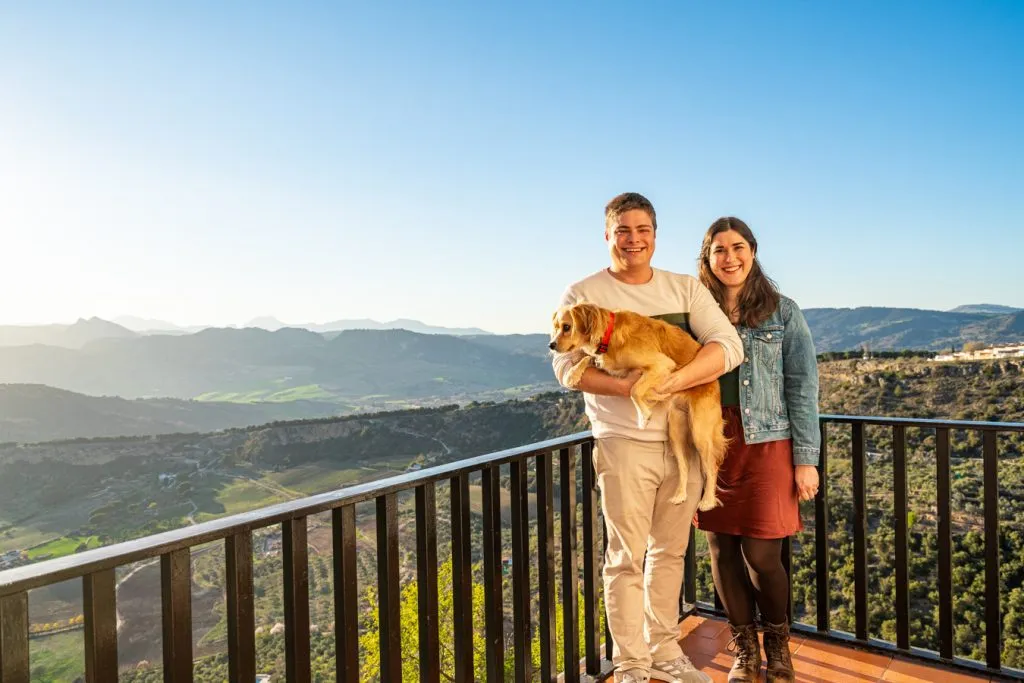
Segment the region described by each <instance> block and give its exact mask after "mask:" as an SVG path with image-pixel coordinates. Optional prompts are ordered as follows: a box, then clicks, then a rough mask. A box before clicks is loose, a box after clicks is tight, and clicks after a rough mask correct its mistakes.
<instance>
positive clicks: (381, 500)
mask: <svg viewBox="0 0 1024 683" xmlns="http://www.w3.org/2000/svg"><path fill="white" fill-rule="evenodd" d="M377 588H378V589H379V600H378V609H379V618H380V679H381V680H382V681H401V680H402V621H401V620H402V604H401V599H402V595H401V591H402V587H401V584H400V583H399V577H398V497H397V494H394V493H389V494H387V495H383V496H379V497H378V498H377Z"/></svg>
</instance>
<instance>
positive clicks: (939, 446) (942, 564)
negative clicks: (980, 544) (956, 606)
mask: <svg viewBox="0 0 1024 683" xmlns="http://www.w3.org/2000/svg"><path fill="white" fill-rule="evenodd" d="M935 451H936V457H935V467H936V470H937V472H936V474H937V476H938V487H937V494H938V495H937V498H938V500H937V501H936V506H935V509H936V511H937V513H938V518H939V524H938V534H939V538H938V541H939V656H940V657H942V658H943V659H952V658H953V536H952V525H951V521H952V520H951V519H950V516H951V513H950V508H951V504H950V486H949V429H948V428H946V427H939V428H938V429H936V430H935Z"/></svg>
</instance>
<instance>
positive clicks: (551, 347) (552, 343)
mask: <svg viewBox="0 0 1024 683" xmlns="http://www.w3.org/2000/svg"><path fill="white" fill-rule="evenodd" d="M548 348H549V349H551V350H552V351H554V350H555V342H549V343H548Z"/></svg>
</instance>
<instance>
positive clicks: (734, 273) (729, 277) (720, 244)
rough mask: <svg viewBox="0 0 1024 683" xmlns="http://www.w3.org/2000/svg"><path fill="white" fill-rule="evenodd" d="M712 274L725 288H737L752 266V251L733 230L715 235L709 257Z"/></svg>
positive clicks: (745, 278) (744, 280)
mask: <svg viewBox="0 0 1024 683" xmlns="http://www.w3.org/2000/svg"><path fill="white" fill-rule="evenodd" d="M709 261H710V265H711V272H712V274H713V275H714V276H715V277H717V278H718V281H719V282H721V283H722V284H723V285H724V286H725V287H727V288H739V287H742V286H743V283H744V282H746V281H747V276H748V275H750V269H751V268H752V267H753V265H754V251H753V250H752V249H751V248H750V244H749V243H748V242H747V241H746V240H745V239H743V236H742V235H740V234H739V233H738V232H736V231H735V230H726V231H725V232H720V233H718V234H717V235H715V237H714V239H713V240H712V242H711V254H710V256H709Z"/></svg>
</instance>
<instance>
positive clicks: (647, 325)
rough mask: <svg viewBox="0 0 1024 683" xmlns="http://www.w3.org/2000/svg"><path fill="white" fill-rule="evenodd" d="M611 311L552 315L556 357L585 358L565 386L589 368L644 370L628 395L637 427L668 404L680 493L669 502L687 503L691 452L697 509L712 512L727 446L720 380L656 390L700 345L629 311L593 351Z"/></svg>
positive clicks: (575, 308)
mask: <svg viewBox="0 0 1024 683" xmlns="http://www.w3.org/2000/svg"><path fill="white" fill-rule="evenodd" d="M611 312H612V311H609V310H608V309H606V308H601V307H600V306H596V305H594V304H589V303H580V304H575V305H572V306H566V307H563V308H560V309H559V310H558V311H556V312H555V315H554V316H553V318H552V326H553V328H554V329H553V332H552V337H551V345H552V346H551V348H552V349H553V350H554V351H556V352H558V353H567V352H572V351H582V352H583V354H584V356H583V358H582V359H581V360H580V361H579V362H578V363H577V364H576V365H575V366H573V368H572V371H571V373H570V376H569V378H568V381H567V383H568V384H569V385H570V386H575V385H576V384H577V383H578V382H579V380H580V378H581V377H582V376H583V373H584V372H585V371H586V369H587V368H588V367H589V366H590V365H594V366H596V367H598V368H600V369H602V370H604V371H605V372H608V373H610V374H612V375H618V376H623V375H625V374H628V372H629V371H631V370H634V369H640V370H642V371H643V374H642V375H641V376H640V378H639V379H638V380H637V382H636V384H634V385H633V389H632V392H631V398H632V399H633V404H634V405H635V406H636V409H637V423H638V426H640V427H641V428H644V427H646V426H647V423H648V421H649V420H650V418H651V414H652V412H653V406H655V405H657V404H658V403H660V402H662V401H665V400H668V401H669V409H668V440H669V444H670V447H671V449H672V454H673V455H674V456H675V458H676V461H677V462H678V464H679V489H678V490H677V492H676V495H675V496H674V497H673V499H672V502H674V503H681V502H683V501H685V500H686V484H687V471H688V467H687V452H688V451H689V450H690V449H694V450H696V452H697V454H698V456H699V460H700V464H701V470H702V473H703V474H704V477H705V479H704V481H705V486H704V494H703V496H702V498H701V501H700V504H699V507H700V509H701V510H710V509H711V508H713V507H715V506H716V505H717V504H718V500H717V497H716V496H715V484H716V482H717V480H718V469H719V467H720V466H721V464H722V460H723V459H724V458H725V451H726V447H727V446H728V441H727V440H726V438H725V432H724V430H725V422H724V420H723V419H722V404H721V394H720V392H719V388H718V381H717V380H715V381H713V382H708V383H707V384H701V385H698V386H695V387H691V388H690V389H686V390H685V391H681V392H678V393H675V394H672V395H671V396H665V395H660V394H658V393H657V392H656V391H655V388H656V387H657V386H658V385H659V384H661V383H662V382H663V381H664V380H665V379H666V378H667V377H668V376H669V374H671V373H672V371H674V370H675V369H677V368H679V367H682V366H684V365H686V364H687V363H689V362H690V361H692V360H693V359H694V357H695V356H696V355H697V352H698V351H700V348H701V345H700V344H699V343H698V342H697V341H696V340H694V339H693V337H691V336H690V335H689V334H687V333H686V332H684V331H683V330H682V329H680V328H679V327H677V326H675V325H672V324H670V323H667V322H664V321H662V320H657V319H655V318H649V317H647V316H644V315H640V314H638V313H634V312H632V311H620V310H617V311H614V313H615V323H614V325H613V329H612V334H611V339H610V340H609V343H608V350H607V351H606V352H604V353H598V352H597V347H598V344H599V343H600V342H601V339H602V337H603V336H604V334H605V330H606V329H607V327H608V321H609V318H610V313H611Z"/></svg>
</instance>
